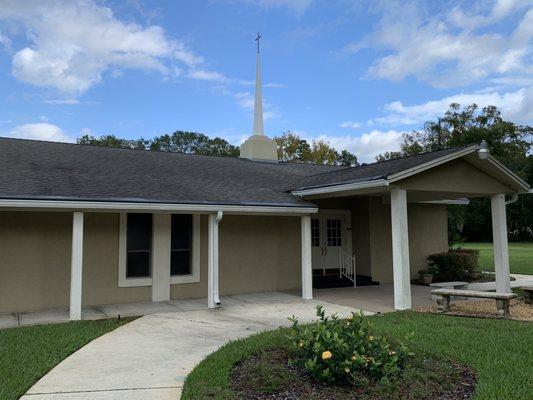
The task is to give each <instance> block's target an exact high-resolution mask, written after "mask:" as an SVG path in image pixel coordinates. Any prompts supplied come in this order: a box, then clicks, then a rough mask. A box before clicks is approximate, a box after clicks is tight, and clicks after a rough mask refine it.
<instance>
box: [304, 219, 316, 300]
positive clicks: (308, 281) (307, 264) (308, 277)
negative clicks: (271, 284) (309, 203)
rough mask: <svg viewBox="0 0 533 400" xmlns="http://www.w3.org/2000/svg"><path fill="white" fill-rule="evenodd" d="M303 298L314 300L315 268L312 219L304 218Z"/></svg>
mask: <svg viewBox="0 0 533 400" xmlns="http://www.w3.org/2000/svg"><path fill="white" fill-rule="evenodd" d="M301 231H302V234H301V237H302V298H304V299H305V300H312V299H313V267H312V263H311V257H312V256H311V217H310V216H309V215H304V216H302V221H301Z"/></svg>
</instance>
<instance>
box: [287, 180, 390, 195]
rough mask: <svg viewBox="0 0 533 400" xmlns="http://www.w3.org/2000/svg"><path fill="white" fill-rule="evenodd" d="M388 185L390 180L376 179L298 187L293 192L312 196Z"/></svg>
mask: <svg viewBox="0 0 533 400" xmlns="http://www.w3.org/2000/svg"><path fill="white" fill-rule="evenodd" d="M388 185H389V182H388V181H387V180H386V179H375V180H373V181H366V182H352V183H342V184H339V185H331V186H321V187H316V188H309V189H298V190H293V191H292V192H291V193H292V194H293V195H295V196H300V197H302V196H311V195H317V194H328V193H336V192H345V191H348V190H357V189H366V188H372V187H382V186H388Z"/></svg>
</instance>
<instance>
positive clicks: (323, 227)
mask: <svg viewBox="0 0 533 400" xmlns="http://www.w3.org/2000/svg"><path fill="white" fill-rule="evenodd" d="M345 246H346V215H344V214H317V215H314V216H313V217H311V252H312V265H313V269H321V270H326V269H333V268H340V252H341V250H342V249H343V248H344V247H345Z"/></svg>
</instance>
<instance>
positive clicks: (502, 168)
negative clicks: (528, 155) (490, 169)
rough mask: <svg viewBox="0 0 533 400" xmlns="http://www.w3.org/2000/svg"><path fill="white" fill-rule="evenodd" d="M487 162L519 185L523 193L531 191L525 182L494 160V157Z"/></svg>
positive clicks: (490, 157)
mask: <svg viewBox="0 0 533 400" xmlns="http://www.w3.org/2000/svg"><path fill="white" fill-rule="evenodd" d="M487 161H489V162H490V163H491V164H492V165H494V167H496V168H498V169H499V170H500V171H501V172H503V173H504V174H505V175H506V176H508V177H509V178H510V179H511V180H513V181H514V182H515V183H516V184H517V185H519V186H520V187H521V188H522V189H524V192H525V193H527V192H529V191H530V190H531V187H530V186H529V184H528V183H527V182H526V181H524V180H523V179H522V178H520V177H519V176H518V175H516V174H515V173H514V172H513V171H511V170H510V169H509V168H507V167H506V166H505V165H504V164H502V163H501V162H499V161H498V160H496V159H495V158H494V157H492V156H489V158H488V160H487Z"/></svg>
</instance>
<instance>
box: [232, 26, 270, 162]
mask: <svg viewBox="0 0 533 400" xmlns="http://www.w3.org/2000/svg"><path fill="white" fill-rule="evenodd" d="M259 39H261V35H260V34H259V33H257V37H256V38H255V41H256V42H257V55H256V66H255V103H254V130H253V133H252V136H250V137H249V138H248V139H246V140H245V141H244V143H243V144H241V155H240V157H241V158H247V159H249V160H252V161H268V162H278V148H277V145H276V142H275V141H274V140H272V139H269V138H268V137H266V136H265V131H264V128H263V96H262V95H261V58H260V56H259Z"/></svg>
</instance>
